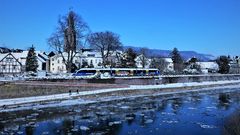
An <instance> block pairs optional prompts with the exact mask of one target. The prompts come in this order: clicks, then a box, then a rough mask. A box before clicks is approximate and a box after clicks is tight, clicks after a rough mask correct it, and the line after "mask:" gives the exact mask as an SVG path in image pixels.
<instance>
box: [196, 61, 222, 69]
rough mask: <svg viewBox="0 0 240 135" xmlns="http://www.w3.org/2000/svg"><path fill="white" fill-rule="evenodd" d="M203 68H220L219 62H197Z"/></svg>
mask: <svg viewBox="0 0 240 135" xmlns="http://www.w3.org/2000/svg"><path fill="white" fill-rule="evenodd" d="M197 64H199V65H200V66H201V68H206V69H207V68H208V69H218V64H217V63H216V62H197Z"/></svg>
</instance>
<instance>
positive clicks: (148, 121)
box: [144, 119, 153, 124]
mask: <svg viewBox="0 0 240 135" xmlns="http://www.w3.org/2000/svg"><path fill="white" fill-rule="evenodd" d="M144 123H145V124H150V123H153V120H152V119H147V120H145V122H144Z"/></svg>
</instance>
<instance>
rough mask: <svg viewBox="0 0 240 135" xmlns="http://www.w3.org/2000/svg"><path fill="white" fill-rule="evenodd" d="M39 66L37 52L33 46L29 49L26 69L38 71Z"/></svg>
mask: <svg viewBox="0 0 240 135" xmlns="http://www.w3.org/2000/svg"><path fill="white" fill-rule="evenodd" d="M37 68H38V61H37V56H36V53H35V48H34V47H33V46H32V47H30V48H29V50H28V54H27V59H26V71H33V72H36V71H37Z"/></svg>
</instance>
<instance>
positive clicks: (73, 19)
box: [48, 11, 89, 73]
mask: <svg viewBox="0 0 240 135" xmlns="http://www.w3.org/2000/svg"><path fill="white" fill-rule="evenodd" d="M88 32H89V28H88V25H87V24H86V23H85V22H84V21H83V19H82V18H81V17H80V16H79V15H77V14H76V13H75V12H73V11H70V12H69V13H68V15H67V16H63V17H60V18H59V21H58V27H57V30H56V31H55V32H54V33H53V34H52V36H51V37H50V38H49V39H48V44H49V45H50V46H51V47H52V48H54V49H55V51H57V52H58V53H59V54H60V55H61V57H62V59H63V62H64V64H65V65H66V69H67V72H68V73H70V72H71V70H72V68H73V67H74V64H73V59H74V58H75V56H76V54H77V49H78V48H81V47H83V46H84V44H85V42H86V40H85V39H86V37H87V35H88Z"/></svg>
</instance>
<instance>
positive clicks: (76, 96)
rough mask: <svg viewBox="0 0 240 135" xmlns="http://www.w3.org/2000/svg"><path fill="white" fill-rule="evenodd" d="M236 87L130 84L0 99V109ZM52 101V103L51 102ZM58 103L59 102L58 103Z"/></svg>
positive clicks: (223, 84)
mask: <svg viewBox="0 0 240 135" xmlns="http://www.w3.org/2000/svg"><path fill="white" fill-rule="evenodd" d="M228 86H229V87H233V86H234V87H238V88H240V80H233V81H216V82H201V83H197V82H193V83H174V84H161V85H141V86H139V85H138V86H136V85H131V86H129V87H127V88H108V89H99V90H91V91H81V92H72V93H71V94H70V93H64V94H54V95H47V96H35V97H25V98H12V99H2V100H0V111H4V110H6V109H11V108H15V109H16V108H18V107H20V106H21V105H23V106H24V105H26V104H27V106H28V107H29V106H30V108H32V107H33V106H34V104H35V107H36V106H38V107H40V106H41V105H46V104H48V105H47V106H45V107H49V106H52V107H53V106H58V105H60V104H61V105H63V106H64V105H69V104H70V105H71V103H74V104H80V103H91V102H97V101H100V100H102V99H109V100H111V99H117V98H119V97H124V98H128V97H132V96H151V95H159V94H174V93H179V92H191V91H194V90H198V91H201V90H203V89H204V88H207V89H208V88H214V87H219V88H224V87H228ZM52 101H56V102H53V103H54V104H51V102H52ZM55 103H56V104H55ZM59 103H60V104H59Z"/></svg>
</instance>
